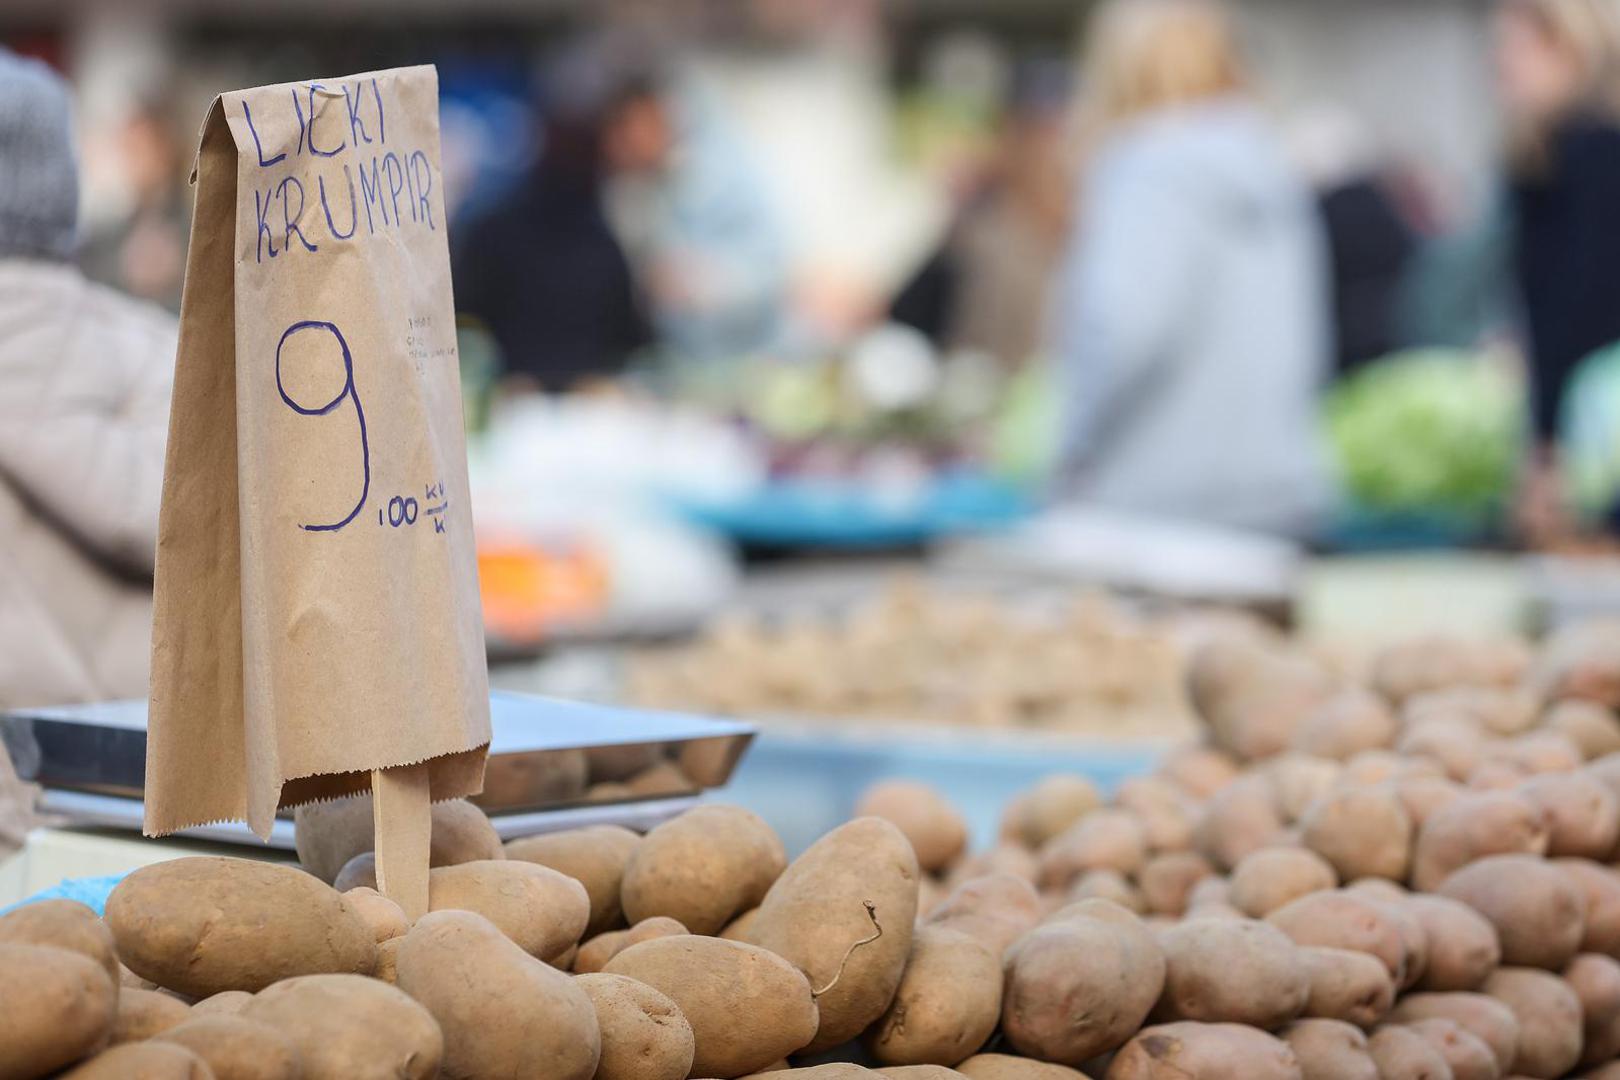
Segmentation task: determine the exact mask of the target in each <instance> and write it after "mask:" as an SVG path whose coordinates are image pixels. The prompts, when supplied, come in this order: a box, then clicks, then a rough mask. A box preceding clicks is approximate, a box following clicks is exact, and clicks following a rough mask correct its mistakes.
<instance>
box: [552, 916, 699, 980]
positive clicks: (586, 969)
mask: <svg viewBox="0 0 1620 1080" xmlns="http://www.w3.org/2000/svg"><path fill="white" fill-rule="evenodd" d="M689 933H691V931H690V930H688V929H687V928H686V927H684V926H682V925H681V924H680V923H679V922H677V921H676V920H674V919H670V918H666V917H665V916H663V915H655V916H653V917H652V918H650V919H643V920H641V921H640V922H638V923H636V925H634V926H632V927H630V929H628V930H609V931H608V932H607V933H605V934H597V935H596V936H595V937H593V938H591V939H590V940H589V941H587V942H585V943H584V944H582V945H580V947H579V952H578V953H576V954H575V955H574V971H575V972H576V973H577V974H580V975H588V974H590V973H591V972H593V971H601V970H602V969H603V968H605V967H607V962H608V961H609V960H612V959H613V958H614V957H615V956H618V955H619V954H620V953H622V952H623V951H624V950H626V949H628V948H629V947H630V946H632V945H639V944H641V943H642V942H643V941H651V940H652V939H653V938H661V937H674V936H675V935H676V934H689Z"/></svg>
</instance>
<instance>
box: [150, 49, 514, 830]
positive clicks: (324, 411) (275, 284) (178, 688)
mask: <svg viewBox="0 0 1620 1080" xmlns="http://www.w3.org/2000/svg"><path fill="white" fill-rule="evenodd" d="M195 181H196V188H197V190H196V212H195V215H194V218H193V221H192V230H191V247H190V251H189V255H188V260H187V264H186V286H185V296H184V300H183V303H182V309H181V332H180V346H179V354H178V356H177V359H176V371H175V385H174V399H173V415H172V418H171V420H170V429H169V445H168V456H167V460H166V463H165V472H164V483H163V508H162V516H161V523H160V527H159V537H158V555H157V583H156V610H155V623H154V626H153V632H152V684H151V703H150V714H149V717H150V718H149V734H148V740H147V760H146V823H145V828H146V831H147V833H149V834H153V835H158V834H163V833H168V832H172V831H174V830H176V829H181V828H185V827H188V826H192V825H199V824H204V823H208V822H213V821H222V820H244V819H245V820H246V821H247V822H248V824H249V826H250V827H251V828H252V829H253V831H254V832H256V833H257V834H258V835H259V836H261V837H266V836H268V835H269V831H270V826H271V822H272V820H273V818H274V815H275V812H276V810H277V808H278V807H285V806H292V805H296V804H299V803H303V802H309V801H313V800H318V799H325V798H331V797H334V796H337V795H342V794H347V793H350V792H357V791H363V790H366V789H367V788H368V787H369V786H370V779H371V776H370V770H372V769H375V768H391V767H395V766H400V765H406V764H413V763H418V762H427V763H428V766H429V775H430V781H431V792H432V797H433V798H434V799H435V800H438V799H446V798H453V797H457V796H462V795H469V794H475V793H476V792H477V791H478V790H479V789H480V788H481V786H482V783H483V767H484V757H485V753H486V750H487V746H488V743H489V733H490V728H489V697H488V674H487V670H486V666H485V659H484V639H483V621H482V617H481V613H480V610H479V600H478V581H477V566H476V561H475V550H474V545H473V531H472V520H471V517H470V508H469V500H468V491H467V464H466V446H465V438H464V435H463V431H462V410H461V395H460V381H459V372H458V361H457V355H456V340H455V316H454V305H453V302H452V298H451V291H450V262H449V250H448V246H447V244H446V240H445V221H444V197H443V177H442V175H441V173H440V164H439V120H438V77H437V74H436V72H435V71H434V69H433V68H431V67H413V68H399V69H394V70H389V71H378V72H372V73H368V74H364V75H356V76H348V77H345V78H340V79H329V80H323V81H318V82H299V83H286V84H282V85H279V86H264V87H259V88H256V89H252V90H241V91H237V92H234V93H229V94H225V95H223V96H221V97H220V98H218V99H216V100H215V101H214V103H213V105H212V107H211V108H210V109H209V112H208V117H207V120H206V121H205V123H204V127H203V132H202V139H201V145H200V147H199V150H198V156H197V172H196V176H195Z"/></svg>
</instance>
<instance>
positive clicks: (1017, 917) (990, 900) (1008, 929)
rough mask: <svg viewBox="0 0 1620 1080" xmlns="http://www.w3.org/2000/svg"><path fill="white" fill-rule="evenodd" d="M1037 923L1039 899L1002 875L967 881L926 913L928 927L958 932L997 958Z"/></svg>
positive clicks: (1021, 883) (1031, 888) (1022, 884)
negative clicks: (976, 942)
mask: <svg viewBox="0 0 1620 1080" xmlns="http://www.w3.org/2000/svg"><path fill="white" fill-rule="evenodd" d="M1040 920H1041V897H1040V894H1039V893H1037V892H1036V891H1035V886H1034V885H1031V884H1030V883H1029V882H1028V881H1027V880H1025V879H1024V878H1021V877H1019V876H1018V875H1016V874H1009V873H1006V872H1005V871H996V872H995V873H991V874H986V875H984V876H982V877H975V878H970V879H968V880H967V881H964V882H963V883H962V884H960V885H958V886H957V887H956V889H955V891H954V892H952V893H951V894H950V895H949V896H947V897H946V898H945V899H944V900H943V901H942V902H941V903H939V904H938V905H937V906H936V907H935V908H934V910H933V911H931V912H929V913H928V917H927V920H926V921H927V923H928V925H930V926H941V927H945V928H947V929H951V930H959V931H961V932H962V933H964V934H967V935H968V936H969V937H971V938H973V939H975V940H976V941H978V942H979V943H980V944H982V945H983V946H984V947H985V948H987V949H989V950H990V951H991V952H992V953H994V954H995V955H997V956H1000V955H1001V954H1002V953H1003V952H1005V951H1006V949H1007V946H1009V945H1011V944H1012V943H1013V942H1014V941H1017V940H1018V939H1019V938H1020V937H1022V936H1023V935H1024V934H1025V933H1027V932H1028V931H1029V930H1030V929H1031V928H1032V927H1033V926H1034V925H1035V924H1036V923H1038V922H1040Z"/></svg>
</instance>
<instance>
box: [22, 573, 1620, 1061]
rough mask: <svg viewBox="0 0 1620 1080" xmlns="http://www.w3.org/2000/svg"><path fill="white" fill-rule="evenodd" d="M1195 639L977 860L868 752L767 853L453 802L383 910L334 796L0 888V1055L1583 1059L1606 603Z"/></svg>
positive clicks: (1605, 866)
mask: <svg viewBox="0 0 1620 1080" xmlns="http://www.w3.org/2000/svg"><path fill="white" fill-rule="evenodd" d="M912 599H913V602H915V601H916V599H917V598H916V597H913V598H912ZM895 602H896V601H894V600H893V599H891V601H890V603H891V604H892V603H895ZM1196 630H1197V633H1196V634H1190V635H1189V636H1188V640H1190V641H1194V642H1195V644H1193V645H1192V646H1191V648H1190V656H1191V664H1190V667H1189V670H1188V686H1189V689H1190V692H1191V695H1192V698H1193V700H1194V701H1195V703H1196V706H1197V709H1198V715H1199V719H1200V722H1201V730H1202V735H1201V737H1198V738H1193V739H1189V740H1187V741H1186V742H1184V743H1183V744H1182V745H1181V746H1179V747H1178V748H1176V749H1174V750H1173V751H1171V752H1169V753H1168V754H1166V755H1165V756H1164V757H1163V758H1162V759H1161V760H1160V761H1159V763H1158V764H1157V766H1156V767H1154V768H1153V770H1152V771H1151V772H1149V773H1145V774H1143V775H1139V776H1135V777H1132V778H1130V779H1128V780H1126V781H1124V782H1123V783H1121V784H1119V785H1118V787H1117V788H1115V789H1114V790H1112V791H1104V790H1101V789H1099V788H1098V787H1097V786H1095V785H1094V784H1092V783H1091V782H1090V781H1088V780H1086V779H1085V778H1083V777H1080V776H1076V775H1072V774H1065V773H1053V774H1051V775H1048V776H1046V777H1045V778H1043V779H1041V780H1040V781H1039V782H1037V783H1036V784H1034V785H1033V786H1031V787H1030V788H1029V789H1027V790H1025V791H1024V792H1022V793H1021V794H1019V795H1018V796H1016V797H1015V798H1013V799H1012V800H1011V801H1010V802H1009V803H1008V804H1007V805H1006V806H1005V807H1004V809H1003V813H1002V820H1001V827H1000V834H999V836H998V838H997V839H996V841H995V842H994V843H993V844H992V845H990V846H988V847H986V848H982V849H980V850H973V849H972V847H971V846H970V844H969V842H968V837H969V834H970V830H969V828H968V823H967V822H966V821H965V819H964V818H963V816H962V814H961V812H960V811H959V809H958V807H957V805H956V803H955V800H954V799H953V797H952V795H953V793H952V792H949V791H943V790H939V789H937V788H934V787H931V786H929V785H926V784H920V783H917V782H915V781H911V780H907V779H904V778H901V777H893V778H888V779H885V780H883V781H882V782H880V783H877V784H875V785H873V786H871V787H870V788H868V789H867V790H866V791H865V792H864V793H863V794H862V795H861V797H860V799H859V800H858V803H857V804H856V805H855V806H854V807H853V808H852V809H853V812H854V818H853V820H850V821H847V822H846V823H844V824H841V825H839V826H837V827H836V828H833V829H831V830H830V831H829V832H827V833H826V834H825V835H824V836H822V837H821V838H820V839H819V840H817V841H816V842H815V843H814V844H812V845H811V846H810V847H808V848H807V849H806V850H804V851H803V852H802V853H800V854H798V855H797V857H795V858H791V859H790V858H789V857H788V853H787V852H786V850H785V849H784V847H783V844H782V841H781V839H780V837H779V835H778V833H777V831H776V829H775V828H773V826H772V825H771V824H770V823H769V822H767V821H765V820H763V819H762V818H761V817H759V816H758V815H756V814H754V813H752V812H751V811H749V810H747V809H745V808H743V807H739V806H727V805H719V804H711V805H704V806H699V807H696V808H694V809H691V810H689V811H687V812H686V813H684V814H681V815H680V816H678V817H675V818H673V819H671V820H669V821H666V822H664V823H663V824H661V825H659V826H657V827H656V828H654V829H652V830H651V831H649V832H647V833H646V834H645V835H638V834H636V833H635V832H632V831H630V830H627V829H623V828H620V827H618V826H614V825H595V826H590V827H587V828H579V829H572V830H568V831H564V832H558V833H551V834H545V835H540V836H530V837H523V838H520V839H515V840H511V841H507V842H505V843H503V842H502V841H501V838H500V837H499V836H498V835H497V833H496V831H495V829H494V827H493V826H492V825H491V823H490V822H489V821H487V820H486V819H485V818H484V816H483V814H482V813H481V812H480V811H479V809H478V808H477V807H476V806H475V805H473V804H471V803H468V802H466V801H462V800H454V801H451V802H447V803H443V804H440V805H438V806H436V807H435V808H434V815H433V822H432V833H431V860H432V864H433V869H432V870H431V871H430V874H429V889H430V908H431V910H430V912H429V913H428V914H427V915H425V916H423V917H421V918H419V919H417V920H415V922H414V923H413V922H412V921H411V920H409V919H407V918H406V917H405V915H404V913H403V912H402V911H401V910H400V909H399V908H398V907H397V906H396V905H394V904H393V903H392V902H391V901H389V900H388V899H386V898H385V897H384V896H382V895H380V894H379V893H378V891H377V889H376V887H375V886H376V881H375V879H374V876H373V869H372V868H373V861H374V860H373V859H372V856H371V855H370V853H369V851H368V850H367V849H368V847H369V846H370V841H371V809H370V807H369V806H368V805H366V802H365V800H364V799H363V798H362V799H351V800H344V801H339V802H336V803H330V804H322V805H319V806H312V807H305V808H302V809H300V810H299V811H298V813H297V815H296V828H297V836H296V841H297V849H298V853H299V857H300V860H301V861H302V868H301V869H300V868H294V867H287V866H278V865H272V864H265V863H257V862H252V861H249V860H244V859H225V858H197V857H193V858H182V859H176V860H172V861H169V862H164V863H159V864H156V865H152V866H146V867H143V868H141V869H139V870H136V871H134V872H133V873H131V874H130V875H129V876H128V877H126V878H124V879H123V880H122V881H121V882H120V883H119V884H118V885H117V886H116V887H115V888H114V889H113V891H112V893H111V895H110V896H109V897H108V899H107V901H106V905H105V914H104V915H102V916H98V914H97V912H95V911H94V910H92V909H91V908H89V907H86V906H84V905H82V904H77V903H75V902H72V901H67V900H51V901H46V902H44V903H38V904H33V905H30V906H25V907H23V908H20V909H17V910H15V911H13V912H10V913H7V914H5V915H3V916H0V961H3V962H4V965H5V966H4V969H3V970H5V972H6V973H7V974H8V975H10V976H11V977H10V978H7V979H4V980H0V1017H3V1018H4V1019H3V1023H4V1024H5V1027H4V1029H3V1030H4V1032H5V1034H6V1040H5V1042H3V1043H0V1065H4V1067H5V1069H6V1072H5V1075H6V1076H8V1077H14V1078H17V1080H43V1078H44V1077H46V1076H50V1075H59V1076H65V1077H69V1078H73V1077H78V1078H80V1080H94V1078H99V1077H124V1076H135V1075H141V1076H160V1075H161V1076H176V1077H182V1076H184V1077H197V1078H202V1077H208V1076H222V1077H224V1076H255V1077H268V1078H272V1080H295V1078H297V1077H300V1076H302V1077H332V1078H336V1077H362V1076H365V1077H369V1076H374V1075H375V1076H382V1075H388V1076H395V1077H407V1078H411V1080H431V1078H433V1077H435V1076H444V1077H467V1078H472V1077H495V1076H535V1077H538V1076H544V1077H548V1078H550V1080H684V1078H688V1077H720V1078H728V1080H730V1078H751V1077H759V1078H761V1080H763V1078H765V1077H775V1076H781V1077H794V1076H802V1077H804V1078H805V1080H812V1078H823V1080H831V1078H842V1080H865V1078H873V1080H875V1078H877V1077H895V1078H904V1077H919V1078H921V1077H927V1078H934V1080H953V1078H956V1080H961V1078H966V1080H1313V1078H1318V1077H1352V1078H1356V1080H1447V1078H1450V1080H1512V1078H1535V1080H1554V1078H1558V1077H1575V1078H1578V1080H1605V1078H1612V1077H1613V1076H1614V1075H1615V1070H1616V1067H1617V1066H1616V1063H1617V1061H1620V870H1617V869H1616V868H1615V866H1614V859H1615V855H1616V850H1617V848H1616V845H1617V842H1620V717H1617V715H1616V708H1617V706H1620V623H1614V622H1609V623H1602V622H1594V623H1588V624H1582V625H1577V626H1573V627H1570V628H1568V629H1566V630H1563V631H1560V632H1559V633H1557V634H1555V635H1553V636H1552V637H1550V638H1549V639H1548V640H1546V641H1544V642H1541V643H1538V644H1536V645H1531V644H1529V643H1527V642H1524V641H1522V640H1517V639H1510V640H1508V639H1505V640H1469V639H1460V638H1429V639H1415V640H1407V641H1402V642H1397V643H1395V644H1392V645H1387V646H1385V647H1384V648H1382V649H1381V650H1379V651H1378V652H1377V653H1376V654H1375V655H1373V656H1372V657H1371V658H1370V661H1369V663H1368V664H1366V665H1365V666H1364V667H1363V668H1360V669H1358V670H1357V671H1356V672H1355V673H1354V674H1351V673H1348V672H1346V671H1333V670H1330V669H1329V668H1327V667H1325V666H1323V665H1322V664H1321V663H1319V662H1318V661H1317V660H1315V659H1313V658H1312V657H1311V656H1310V655H1308V654H1307V653H1306V652H1303V651H1301V650H1300V649H1299V648H1298V647H1297V646H1296V644H1295V643H1293V642H1291V641H1289V640H1287V639H1285V638H1283V637H1281V636H1280V635H1275V634H1272V635H1267V634H1263V633H1257V632H1256V631H1255V628H1254V627H1252V626H1250V625H1247V624H1245V623H1242V622H1238V623H1233V622H1232V621H1230V620H1224V619H1216V620H1205V621H1203V622H1201V623H1199V624H1197V626H1196ZM614 766H615V767H616V768H617V767H623V768H625V769H634V768H640V767H643V763H642V762H616V763H614ZM578 772H579V774H580V776H581V778H583V776H584V775H586V774H587V773H588V774H589V775H590V776H591V777H593V778H594V777H595V776H596V766H595V763H589V764H588V766H586V767H585V768H582V769H580V770H578ZM81 1062H84V1063H83V1064H80V1063H81ZM244 1063H247V1064H244ZM248 1064H251V1068H249V1067H248ZM63 1070H67V1071H63Z"/></svg>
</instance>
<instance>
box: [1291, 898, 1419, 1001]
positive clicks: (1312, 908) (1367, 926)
mask: <svg viewBox="0 0 1620 1080" xmlns="http://www.w3.org/2000/svg"><path fill="white" fill-rule="evenodd" d="M1266 922H1268V923H1270V924H1271V925H1272V926H1275V927H1277V929H1279V930H1281V931H1282V932H1283V933H1284V934H1286V935H1288V937H1289V938H1290V939H1292V940H1293V941H1294V942H1295V943H1296V944H1298V945H1318V946H1323V947H1326V948H1331V949H1353V950H1355V951H1358V952H1365V953H1370V954H1371V955H1373V956H1376V957H1377V958H1378V959H1379V960H1380V961H1381V962H1382V963H1383V965H1384V966H1385V967H1386V968H1388V969H1389V973H1390V976H1391V977H1392V978H1394V979H1395V981H1396V983H1397V984H1399V983H1400V982H1401V981H1402V980H1403V979H1404V977H1405V974H1406V943H1405V941H1404V939H1403V938H1402V936H1401V928H1400V925H1399V924H1398V923H1397V921H1396V919H1395V918H1394V917H1392V916H1390V915H1389V914H1387V913H1386V912H1385V911H1384V910H1383V908H1382V907H1381V906H1380V905H1379V904H1378V902H1377V901H1375V900H1371V899H1369V898H1368V897H1366V896H1365V895H1358V894H1357V893H1355V892H1351V891H1347V890H1344V889H1340V890H1338V891H1335V892H1318V893H1310V894H1308V895H1306V896H1302V897H1300V898H1299V899H1298V900H1295V901H1293V902H1291V903H1288V904H1284V905H1283V906H1282V907H1280V908H1278V909H1277V910H1276V911H1273V912H1272V913H1271V914H1270V915H1267V916H1266Z"/></svg>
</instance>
